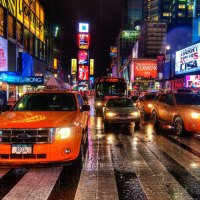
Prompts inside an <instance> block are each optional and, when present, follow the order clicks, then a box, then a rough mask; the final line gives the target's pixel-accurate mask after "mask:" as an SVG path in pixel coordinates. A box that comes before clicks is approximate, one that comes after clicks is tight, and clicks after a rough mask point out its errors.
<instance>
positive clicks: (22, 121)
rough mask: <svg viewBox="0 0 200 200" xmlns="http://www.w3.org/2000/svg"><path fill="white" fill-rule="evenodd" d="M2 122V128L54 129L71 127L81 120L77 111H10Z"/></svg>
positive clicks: (1, 116) (0, 125) (0, 119)
mask: <svg viewBox="0 0 200 200" xmlns="http://www.w3.org/2000/svg"><path fill="white" fill-rule="evenodd" d="M0 121H1V123H0V128H54V127H65V126H71V125H72V123H73V122H76V121H79V119H78V114H77V111H67V112H63V111H61V112H60V111H57V112H55V111H54V112H49V111H48V112H45V111H43V112H41V111H40V112H38V111H31V112H27V111H26V112H21V111H20V112H12V111H8V112H5V113H3V114H2V115H0Z"/></svg>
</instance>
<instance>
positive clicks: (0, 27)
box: [0, 7, 4, 36]
mask: <svg viewBox="0 0 200 200" xmlns="http://www.w3.org/2000/svg"><path fill="white" fill-rule="evenodd" d="M0 35H1V36H4V9H3V8H1V7H0Z"/></svg>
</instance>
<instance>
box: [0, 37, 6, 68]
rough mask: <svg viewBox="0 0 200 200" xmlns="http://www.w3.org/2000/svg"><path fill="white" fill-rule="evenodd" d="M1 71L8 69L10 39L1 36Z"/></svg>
mask: <svg viewBox="0 0 200 200" xmlns="http://www.w3.org/2000/svg"><path fill="white" fill-rule="evenodd" d="M0 71H8V41H7V40H6V39H4V38H2V37H0Z"/></svg>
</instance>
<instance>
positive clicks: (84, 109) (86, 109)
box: [81, 105, 90, 111]
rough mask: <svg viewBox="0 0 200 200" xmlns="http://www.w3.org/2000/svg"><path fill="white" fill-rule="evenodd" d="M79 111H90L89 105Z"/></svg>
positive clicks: (83, 106)
mask: <svg viewBox="0 0 200 200" xmlns="http://www.w3.org/2000/svg"><path fill="white" fill-rule="evenodd" d="M81 111H90V105H82V109H81Z"/></svg>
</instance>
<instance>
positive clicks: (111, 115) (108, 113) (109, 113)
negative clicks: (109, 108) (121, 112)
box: [106, 112, 116, 117]
mask: <svg viewBox="0 0 200 200" xmlns="http://www.w3.org/2000/svg"><path fill="white" fill-rule="evenodd" d="M106 116H107V117H114V116H116V113H113V112H107V113H106Z"/></svg>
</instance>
